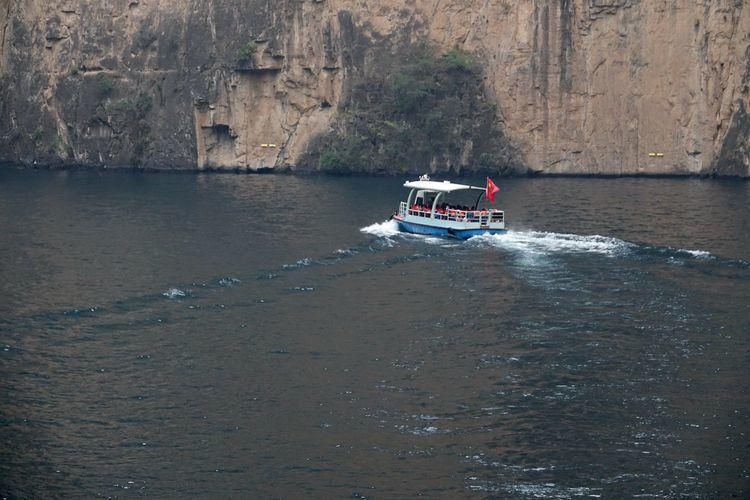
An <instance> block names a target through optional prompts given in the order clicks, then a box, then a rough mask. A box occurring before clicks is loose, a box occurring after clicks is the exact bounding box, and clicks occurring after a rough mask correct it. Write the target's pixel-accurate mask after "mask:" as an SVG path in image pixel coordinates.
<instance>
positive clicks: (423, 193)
mask: <svg viewBox="0 0 750 500" xmlns="http://www.w3.org/2000/svg"><path fill="white" fill-rule="evenodd" d="M404 187H407V188H409V189H410V190H411V191H409V197H408V198H407V200H406V201H402V202H401V203H400V204H399V207H398V212H396V213H395V214H393V219H394V220H396V222H397V223H398V226H399V229H400V230H401V231H405V232H407V233H415V234H426V235H431V236H449V237H454V238H460V239H467V238H471V237H472V236H477V235H480V234H502V233H504V232H505V212H503V211H502V210H496V209H494V208H481V209H480V208H479V202H480V201H481V199H482V197H483V196H486V197H487V199H488V200H489V201H491V202H494V199H495V193H496V192H498V191H499V188H498V187H497V186H496V185H495V184H494V183H493V182H492V181H491V180H490V179H487V187H477V186H469V185H466V184H455V183H453V182H449V181H442V182H441V181H432V180H430V178H429V177H428V176H426V175H423V176H421V177H420V178H419V180H418V181H408V182H405V183H404ZM471 191H476V192H479V194H478V195H477V196H476V199H474V198H473V196H472V198H471V201H473V203H472V205H471V207H468V206H465V205H461V204H460V203H458V202H457V201H456V200H457V199H459V198H466V197H467V196H469V195H470V194H471ZM460 192H463V193H464V194H463V196H460V195H459V196H456V193H460ZM467 192H468V194H467ZM474 194H476V193H474ZM470 203H471V202H470Z"/></svg>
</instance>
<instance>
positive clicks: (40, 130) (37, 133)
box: [31, 125, 44, 144]
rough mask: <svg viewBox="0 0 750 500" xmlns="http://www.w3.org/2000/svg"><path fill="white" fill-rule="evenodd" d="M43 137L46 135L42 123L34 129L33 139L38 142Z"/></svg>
mask: <svg viewBox="0 0 750 500" xmlns="http://www.w3.org/2000/svg"><path fill="white" fill-rule="evenodd" d="M43 137H44V129H43V128H42V126H41V125H39V126H38V127H37V128H36V130H34V133H33V134H31V140H32V142H33V143H34V144H38V143H39V141H41V140H42V138H43Z"/></svg>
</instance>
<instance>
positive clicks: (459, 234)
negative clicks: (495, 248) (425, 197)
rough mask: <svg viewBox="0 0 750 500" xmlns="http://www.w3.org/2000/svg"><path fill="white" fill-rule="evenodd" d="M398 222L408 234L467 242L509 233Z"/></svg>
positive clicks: (501, 230) (400, 227)
mask: <svg viewBox="0 0 750 500" xmlns="http://www.w3.org/2000/svg"><path fill="white" fill-rule="evenodd" d="M396 222H398V228H399V229H400V230H401V231H404V232H406V233H412V234H424V235H427V236H441V237H447V238H458V239H461V240H467V239H469V238H471V237H472V236H479V235H481V234H504V233H506V232H507V230H505V229H447V228H442V227H434V226H426V225H424V224H415V223H413V222H406V221H403V220H400V219H396Z"/></svg>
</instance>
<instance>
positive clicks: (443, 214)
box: [398, 201, 505, 226]
mask: <svg viewBox="0 0 750 500" xmlns="http://www.w3.org/2000/svg"><path fill="white" fill-rule="evenodd" d="M398 212H399V215H401V216H402V217H403V216H404V215H406V214H409V215H413V216H416V217H425V218H428V219H429V218H431V216H432V211H431V210H429V209H425V208H421V207H420V208H407V206H406V202H403V201H402V202H401V204H400V205H399V210H398ZM504 218H505V213H504V212H503V211H502V210H495V209H491V210H453V209H451V210H443V211H439V212H438V211H436V212H435V219H437V220H446V221H453V222H478V223H479V224H480V225H482V226H486V225H488V224H489V223H491V222H498V223H499V222H503V221H504Z"/></svg>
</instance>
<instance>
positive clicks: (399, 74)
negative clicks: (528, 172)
mask: <svg viewBox="0 0 750 500" xmlns="http://www.w3.org/2000/svg"><path fill="white" fill-rule="evenodd" d="M386 75H390V76H386ZM339 111H340V114H339V122H338V123H337V127H336V130H335V131H334V132H333V133H331V134H329V135H328V136H326V137H322V138H319V140H318V141H317V144H316V145H315V147H314V152H313V153H312V155H311V156H312V158H311V159H308V161H307V162H308V163H311V162H312V163H315V162H316V160H317V165H318V169H319V170H321V171H324V172H330V173H349V172H369V173H396V172H424V171H427V170H433V168H431V167H434V168H435V169H437V170H443V171H448V170H452V171H459V170H460V169H461V167H462V166H467V167H468V168H470V169H472V170H483V171H491V172H504V171H507V170H509V169H511V168H513V166H514V165H515V163H514V160H513V159H514V157H515V155H514V153H513V151H512V150H511V148H510V146H509V144H508V142H507V140H506V139H505V137H504V135H503V133H502V131H501V130H500V129H499V128H498V127H497V119H496V110H495V107H494V106H493V105H492V104H490V103H488V102H487V101H486V99H485V97H484V90H483V87H482V72H481V68H480V67H479V66H478V65H477V64H476V62H475V61H474V58H473V57H472V56H471V54H469V53H467V52H464V51H462V50H458V49H454V50H451V51H449V52H448V53H446V54H444V55H442V56H435V55H434V54H433V52H432V50H431V49H430V47H428V46H426V45H419V46H415V47H410V48H409V49H408V50H407V51H406V52H405V53H403V54H400V55H399V56H398V57H395V58H392V59H391V62H390V64H388V65H387V66H386V67H385V68H383V67H380V68H374V69H373V72H372V74H369V75H364V76H363V77H362V78H361V79H360V80H359V81H358V82H355V85H354V87H353V89H352V91H351V99H350V101H349V102H347V103H346V105H345V106H343V107H342V109H340V110H339Z"/></svg>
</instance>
